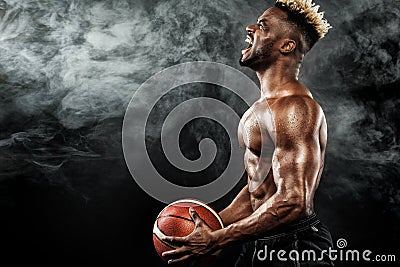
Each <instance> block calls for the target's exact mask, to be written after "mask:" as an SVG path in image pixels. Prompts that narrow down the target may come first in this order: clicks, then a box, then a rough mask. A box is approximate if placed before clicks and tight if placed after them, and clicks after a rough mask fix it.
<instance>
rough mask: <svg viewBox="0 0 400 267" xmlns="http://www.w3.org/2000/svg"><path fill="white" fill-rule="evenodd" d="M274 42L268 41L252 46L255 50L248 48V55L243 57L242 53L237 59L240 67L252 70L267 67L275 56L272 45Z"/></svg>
mask: <svg viewBox="0 0 400 267" xmlns="http://www.w3.org/2000/svg"><path fill="white" fill-rule="evenodd" d="M274 44H275V42H273V41H270V42H267V43H265V44H264V45H263V46H260V47H253V48H252V49H254V48H255V51H252V50H250V53H251V54H250V56H248V57H247V58H245V59H243V56H244V55H242V56H241V57H240V59H239V65H240V66H242V67H248V68H251V69H253V70H257V69H260V68H263V69H266V68H268V67H269V66H270V65H271V64H272V63H273V62H274V61H275V60H274V59H275V58H276V56H274V53H273V46H274Z"/></svg>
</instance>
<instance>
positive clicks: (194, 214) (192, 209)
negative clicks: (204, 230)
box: [189, 207, 203, 226]
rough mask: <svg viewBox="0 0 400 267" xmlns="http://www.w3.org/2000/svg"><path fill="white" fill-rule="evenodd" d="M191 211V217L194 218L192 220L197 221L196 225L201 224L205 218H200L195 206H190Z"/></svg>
mask: <svg viewBox="0 0 400 267" xmlns="http://www.w3.org/2000/svg"><path fill="white" fill-rule="evenodd" d="M189 213H190V217H191V218H192V220H193V221H194V223H195V226H198V225H199V224H201V223H202V222H203V220H202V219H201V218H200V216H199V214H198V213H197V212H196V210H195V209H194V208H192V207H190V208H189Z"/></svg>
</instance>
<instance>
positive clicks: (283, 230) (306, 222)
mask: <svg viewBox="0 0 400 267" xmlns="http://www.w3.org/2000/svg"><path fill="white" fill-rule="evenodd" d="M318 223H320V220H319V219H318V218H317V214H315V213H312V214H311V215H310V216H308V217H306V218H303V219H300V220H298V221H296V222H292V223H289V224H288V225H284V226H282V227H279V228H278V229H274V230H271V231H270V232H268V234H267V235H266V236H265V237H263V238H262V239H271V238H276V237H279V236H284V235H290V234H295V233H298V232H301V231H304V230H306V229H307V228H309V227H312V226H315V225H317V224H318Z"/></svg>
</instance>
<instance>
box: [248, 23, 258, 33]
mask: <svg viewBox="0 0 400 267" xmlns="http://www.w3.org/2000/svg"><path fill="white" fill-rule="evenodd" d="M255 26H256V25H249V26H247V27H246V31H247V33H254V32H255V31H256V30H255Z"/></svg>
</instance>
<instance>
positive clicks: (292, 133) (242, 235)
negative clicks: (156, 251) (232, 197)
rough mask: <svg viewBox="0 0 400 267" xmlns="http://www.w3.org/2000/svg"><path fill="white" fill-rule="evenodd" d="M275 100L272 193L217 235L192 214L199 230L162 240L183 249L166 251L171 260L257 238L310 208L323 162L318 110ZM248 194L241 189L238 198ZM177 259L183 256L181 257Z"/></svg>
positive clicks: (302, 100)
mask: <svg viewBox="0 0 400 267" xmlns="http://www.w3.org/2000/svg"><path fill="white" fill-rule="evenodd" d="M278 101H279V102H276V103H274V106H273V108H272V107H271V109H272V111H273V115H274V119H275V127H276V133H277V135H276V144H275V151H274V155H273V162H272V172H273V177H274V182H275V185H276V187H277V191H276V193H275V194H274V195H273V196H272V197H270V198H269V199H268V200H267V201H266V202H265V203H263V204H261V205H260V207H259V208H258V209H256V210H255V211H254V212H252V213H251V214H249V216H247V217H245V218H243V219H241V220H239V221H237V222H234V223H231V224H230V225H228V226H227V227H225V228H223V229H220V230H217V231H211V229H209V228H207V226H206V225H204V223H202V221H201V219H199V217H198V215H196V214H195V212H193V213H192V217H193V218H194V219H195V221H196V227H197V228H198V229H196V230H195V231H194V232H193V233H192V234H190V235H189V236H187V237H167V238H166V240H165V241H167V242H175V243H177V244H181V245H182V246H181V247H180V248H177V249H176V250H173V251H169V252H166V253H164V254H165V256H169V257H173V258H175V260H173V261H172V262H176V261H181V260H184V259H187V258H188V257H190V255H193V254H195V255H199V254H205V253H209V252H210V251H215V250H218V249H221V248H223V247H225V246H228V245H230V244H233V243H236V242H241V241H244V240H252V239H255V238H257V237H259V236H262V235H264V234H266V233H267V231H269V230H271V229H273V228H275V227H277V226H279V225H282V224H286V223H288V222H291V221H293V220H296V219H297V218H300V217H301V216H302V215H303V214H304V213H305V211H306V209H307V208H308V207H310V206H311V205H312V196H313V194H314V191H315V186H316V180H317V176H318V173H319V168H320V164H321V150H320V145H319V129H320V125H321V121H322V111H321V109H320V107H319V106H318V105H317V104H316V103H315V102H314V100H312V99H311V98H308V97H286V98H284V99H281V100H278ZM247 194H248V193H245V192H243V191H242V192H241V194H239V198H240V197H244V196H247ZM248 203H249V202H248ZM246 210H247V209H246ZM188 253H189V254H188ZM179 255H184V256H182V257H180V258H179ZM176 257H178V258H176Z"/></svg>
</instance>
